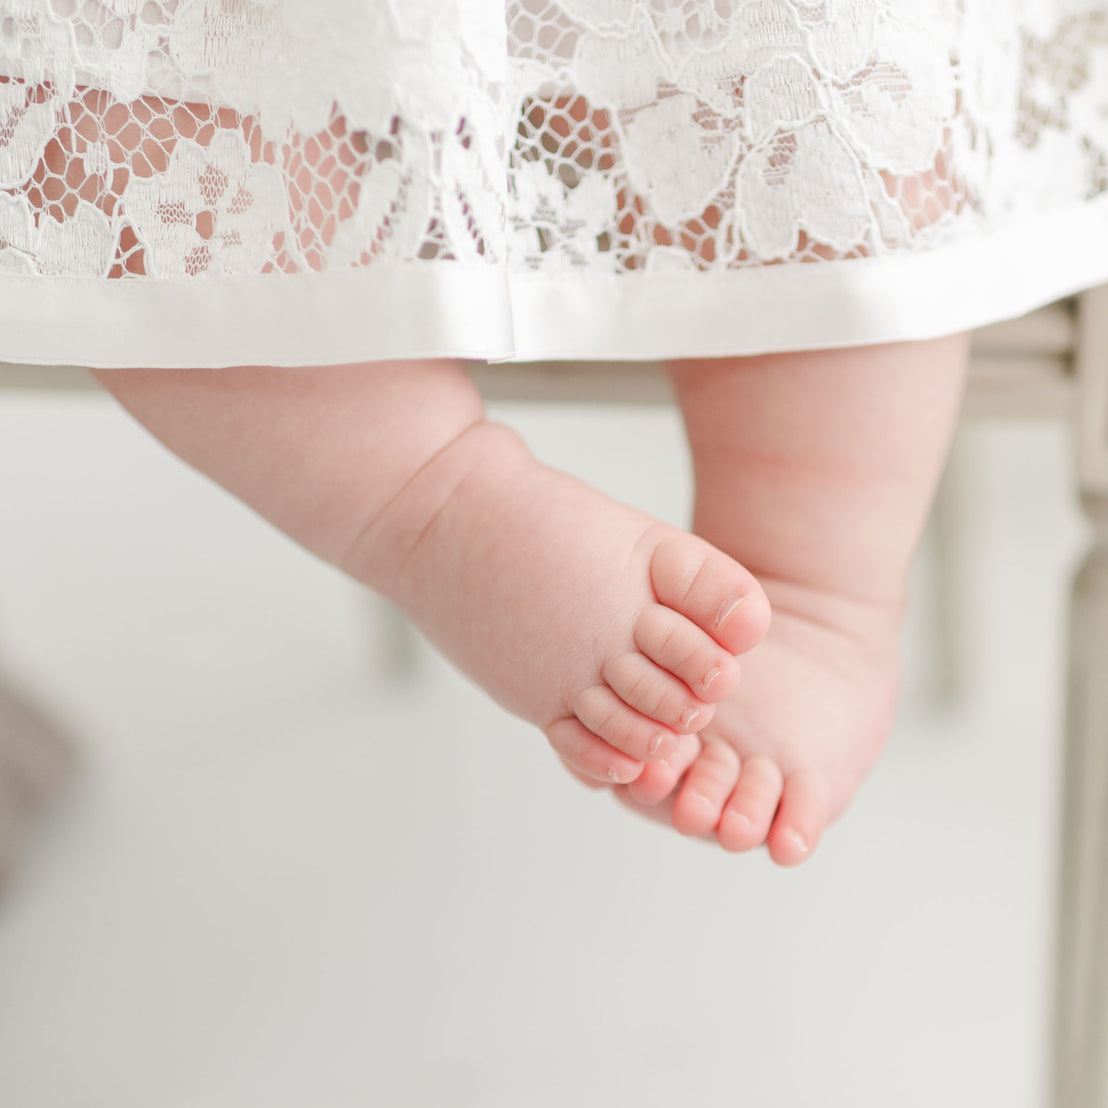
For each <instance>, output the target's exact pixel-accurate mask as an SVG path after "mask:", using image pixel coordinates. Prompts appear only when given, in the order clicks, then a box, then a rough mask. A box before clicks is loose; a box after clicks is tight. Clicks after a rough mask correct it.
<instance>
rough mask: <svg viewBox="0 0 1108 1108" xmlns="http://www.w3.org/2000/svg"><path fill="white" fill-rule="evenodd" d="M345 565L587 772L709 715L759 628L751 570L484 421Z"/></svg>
mask: <svg viewBox="0 0 1108 1108" xmlns="http://www.w3.org/2000/svg"><path fill="white" fill-rule="evenodd" d="M344 568H347V569H349V570H350V571H351V572H352V573H353V574H354V575H355V576H358V577H360V578H361V579H362V580H365V581H367V582H368V583H370V584H372V585H374V587H376V588H378V589H380V591H382V592H384V593H385V595H387V596H389V597H390V598H391V599H393V600H394V601H395V602H396V603H397V604H399V605H400V606H401V607H402V608H403V609H405V610H406V611H407V612H409V613H410V614H411V615H412V617H413V618H414V619H415V621H416V623H417V624H418V625H419V626H420V627H421V628H422V629H423V630H424V632H425V633H426V634H427V635H428V637H429V638H430V639H431V640H432V641H433V642H434V643H435V644H436V645H437V646H438V647H439V648H440V649H441V650H442V651H443V652H444V653H445V654H446V655H447V656H448V657H449V658H450V659H451V660H452V661H454V662H455V664H456V665H458V667H459V668H460V669H462V670H463V671H464V672H466V673H467V674H468V675H469V676H471V677H472V678H474V679H475V680H476V681H477V682H478V683H479V684H480V685H482V686H483V687H484V688H485V689H486V690H487V691H488V692H489V693H491V694H492V696H494V697H495V698H496V699H497V700H498V701H499V702H500V703H501V704H502V705H504V706H505V707H506V708H508V709H509V710H510V711H512V712H514V713H516V714H517V715H519V716H522V717H523V718H524V719H527V720H530V721H531V722H533V723H535V724H537V725H538V726H539V727H541V728H542V729H543V731H545V733H546V735H547V737H548V739H549V740H550V743H551V745H552V746H553V747H554V749H555V750H556V751H557V753H558V754H559V755H560V756H561V758H562V759H563V760H564V761H565V762H566V764H567V765H569V766H570V767H572V768H573V769H575V770H576V771H577V772H578V773H580V774H582V775H584V776H585V777H586V778H589V779H592V780H598V781H604V782H608V783H610V782H618V783H627V782H630V781H633V780H634V779H635V778H636V777H637V776H638V775H639V773H640V772H641V771H642V766H643V762H645V761H651V760H659V759H663V758H665V757H667V756H668V755H671V754H673V753H674V752H675V751H676V750H677V749H678V748H679V746H680V744H681V741H682V737H683V736H687V735H690V734H692V733H695V732H696V731H698V730H700V729H701V728H702V727H704V726H705V724H707V723H708V722H709V721H710V720H711V717H712V715H713V713H714V711H715V704H716V702H718V701H719V700H722V699H723V698H724V697H726V696H728V695H729V694H730V693H732V692H734V690H735V688H736V686H737V683H738V679H739V664H738V662H737V660H736V658H735V655H736V654H739V653H742V652H744V651H746V650H749V649H750V647H751V646H753V645H754V644H755V643H757V642H758V641H759V640H760V639H761V637H762V635H763V634H764V632H765V629H766V626H767V625H768V622H769V610H768V605H767V603H766V599H765V595H764V594H763V592H762V590H761V588H760V587H759V586H758V584H757V582H756V581H755V580H754V578H753V577H752V576H751V575H750V574H749V573H747V571H746V570H745V569H743V568H742V567H741V566H740V565H739V564H738V563H737V562H735V561H733V560H732V559H731V558H729V557H727V556H726V555H724V554H722V553H721V552H720V551H718V550H716V549H715V548H714V547H712V546H711V545H710V544H709V543H707V542H705V541H704V540H702V539H699V538H696V537H695V536H693V535H690V534H687V533H685V532H682V531H678V530H677V529H675V528H673V527H669V526H667V525H666V524H662V523H659V522H658V521H656V520H654V519H651V518H650V517H649V516H646V515H644V514H642V513H640V512H638V511H635V510H633V509H631V508H628V507H625V506H623V505H621V504H618V503H616V502H614V501H612V500H609V499H608V498H607V497H605V496H603V495H602V494H601V493H599V492H597V491H595V490H594V489H591V488H589V487H588V486H587V485H584V484H582V483H580V482H579V481H577V480H575V479H574V478H572V477H569V476H568V475H566V474H564V473H560V472H557V471H555V470H552V469H549V468H548V467H546V466H544V465H541V464H540V463H539V462H537V461H536V460H535V459H534V458H533V457H532V456H531V455H530V453H529V452H528V451H527V449H526V447H525V446H524V445H523V443H522V442H521V441H520V440H519V439H518V437H517V436H515V435H514V434H513V433H512V432H510V431H509V430H507V429H506V428H503V427H498V426H496V425H493V424H489V423H480V424H478V425H476V426H475V427H474V428H472V429H470V430H469V431H468V432H466V433H465V434H464V435H463V436H461V437H460V438H459V439H457V440H455V442H454V443H453V444H452V445H451V446H449V447H447V448H446V449H445V450H443V451H442V452H440V453H439V454H438V455H437V456H436V457H435V458H433V459H432V460H431V461H430V462H428V463H427V464H426V465H425V466H424V467H423V469H422V470H420V472H419V473H418V474H417V475H416V476H415V477H414V478H413V479H412V480H411V481H409V482H408V483H407V485H406V486H405V487H404V489H403V491H402V492H401V493H400V494H398V495H397V496H396V497H395V498H394V499H393V501H392V502H391V504H390V505H389V507H388V508H387V509H386V510H385V512H384V513H383V514H382V516H381V517H379V519H378V520H377V521H376V522H375V523H374V525H373V527H372V528H371V529H370V531H369V532H368V533H367V535H366V536H365V537H364V539H363V541H362V542H361V543H360V544H359V548H358V551H357V553H356V555H355V556H354V557H353V558H352V559H350V560H349V561H348V564H346V565H345V566H344Z"/></svg>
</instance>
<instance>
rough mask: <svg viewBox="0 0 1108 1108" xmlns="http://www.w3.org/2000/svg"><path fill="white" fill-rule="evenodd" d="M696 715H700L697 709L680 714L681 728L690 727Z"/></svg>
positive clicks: (688, 709) (689, 709) (686, 710)
mask: <svg viewBox="0 0 1108 1108" xmlns="http://www.w3.org/2000/svg"><path fill="white" fill-rule="evenodd" d="M698 715H700V709H699V708H686V709H685V710H684V712H682V713H681V726H682V727H691V726H692V723H693V720H694V719H696V717H697V716H698ZM651 753H653V751H651Z"/></svg>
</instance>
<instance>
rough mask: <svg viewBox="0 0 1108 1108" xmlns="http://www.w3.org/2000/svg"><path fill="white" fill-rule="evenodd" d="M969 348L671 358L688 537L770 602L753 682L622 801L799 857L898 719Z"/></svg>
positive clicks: (695, 830)
mask: <svg viewBox="0 0 1108 1108" xmlns="http://www.w3.org/2000/svg"><path fill="white" fill-rule="evenodd" d="M967 350H968V341H967V340H966V338H965V337H964V336H955V337H952V338H945V339H940V340H935V341H931V342H921V343H911V344H900V345H895V346H874V347H865V348H858V349H844V350H833V351H822V352H814V353H797V354H775V355H770V356H766V357H754V358H742V359H730V360H723V361H714V362H707V361H696V362H685V363H678V364H675V365H673V366H672V375H673V379H674V382H675V385H676V388H677V393H678V396H679V398H680V401H681V404H682V407H683V409H684V414H685V419H686V423H687V426H688V431H689V439H690V443H691V448H692V454H693V461H694V468H695V472H696V480H697V494H696V508H695V522H694V530H695V531H696V533H697V534H698V535H701V536H703V537H704V538H705V539H707V540H708V541H710V542H712V543H714V544H715V545H716V546H717V547H718V548H719V549H721V550H723V551H725V552H726V553H728V554H730V555H731V556H732V557H733V558H736V559H738V560H740V561H741V562H742V564H743V565H744V566H746V567H747V568H749V569H750V570H751V571H752V572H753V573H754V574H755V575H756V576H757V577H758V580H759V581H760V582H761V584H762V585H763V587H764V588H765V590H766V594H767V595H768V597H769V599H770V603H771V604H772V606H773V625H772V627H771V628H770V630H769V632H768V634H767V635H766V638H765V641H764V642H762V643H761V645H759V646H758V647H757V648H756V649H754V650H753V651H752V652H751V653H750V654H749V656H748V657H746V658H744V660H743V669H744V679H743V684H742V687H741V688H739V689H737V690H736V692H735V693H734V694H733V695H731V696H730V697H729V698H728V699H727V700H726V701H725V702H724V703H721V704H720V705H718V706H717V711H716V714H715V717H714V719H713V720H712V722H711V723H710V724H709V725H708V726H707V727H706V728H704V730H703V731H701V732H700V735H699V739H700V741H701V744H702V745H701V746H700V748H699V753H696V752H695V743H694V746H693V750H694V753H692V754H690V752H689V751H690V747H689V745H688V744H686V746H685V747H684V748H683V750H682V751H681V753H680V755H679V757H678V758H677V759H674V758H670V759H668V760H664V761H662V762H661V763H658V764H656V765H651V766H648V767H646V770H645V771H644V773H643V774H642V775H641V776H640V777H639V778H638V779H637V780H636V782H635V783H634V784H633V785H632V786H631V787H630V788H628V789H626V790H621V794H622V799H624V800H626V801H627V802H628V803H631V804H633V805H636V806H639V807H641V808H643V809H644V810H646V811H647V812H650V813H652V814H654V815H655V816H658V817H660V818H663V819H665V820H667V821H669V822H672V823H673V825H674V826H675V827H676V828H677V829H678V830H680V831H682V832H685V833H687V834H692V835H712V836H714V837H715V838H716V839H717V840H718V841H719V843H720V844H721V845H722V846H723V847H724V848H726V849H728V850H748V849H750V848H752V847H756V846H759V845H761V844H763V843H766V844H768V847H769V851H770V854H771V855H772V857H773V858H774V859H775V860H776V861H778V862H781V863H785V864H790V863H795V862H799V861H802V860H803V859H804V858H806V857H807V856H808V855H809V854H810V853H811V851H812V850H813V849H814V848H815V846H816V843H817V842H818V840H819V838H820V835H821V834H822V832H823V829H824V827H825V825H826V824H827V822H828V821H829V820H831V819H833V818H834V817H836V816H838V815H839V814H840V813H841V812H842V811H843V809H844V808H845V807H846V805H847V804H848V803H849V801H850V799H851V797H852V796H853V794H854V792H855V790H856V788H857V787H858V785H859V783H860V782H861V781H862V779H863V778H864V776H865V774H866V773H867V772H868V770H869V769H870V767H871V766H872V764H873V763H874V761H875V760H876V758H877V756H878V754H879V752H880V750H881V748H882V746H883V744H884V741H885V739H886V738H887V736H888V733H889V730H890V728H891V725H892V721H893V715H894V711H895V706H896V700H897V691H898V678H899V671H898V637H899V631H900V626H901V619H902V614H903V610H904V603H905V596H906V587H907V577H908V572H909V569H910V565H911V562H912V559H913V555H914V553H915V550H916V547H917V544H918V542H919V538H920V535H921V532H922V529H923V525H924V522H925V519H926V516H927V512H928V509H929V507H930V503H931V499H932V497H933V495H934V491H935V486H936V484H937V482H938V478H939V475H940V471H941V469H942V465H943V461H944V458H945V455H946V451H947V447H948V444H949V440H950V436H951V433H952V430H953V427H954V423H955V418H956V415H957V411H958V406H959V400H960V397H961V392H962V385H963V380H964V372H965V365H966V360H967Z"/></svg>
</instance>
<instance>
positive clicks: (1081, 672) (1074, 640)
mask: <svg viewBox="0 0 1108 1108" xmlns="http://www.w3.org/2000/svg"><path fill="white" fill-rule="evenodd" d="M1075 357H1076V371H1077V389H1078V394H1077V405H1076V408H1075V413H1074V415H1075V420H1074V422H1075V432H1076V435H1075V439H1076V442H1075V445H1076V461H1077V481H1078V487H1079V489H1080V492H1081V500H1082V504H1083V506H1084V508H1085V511H1086V514H1087V515H1088V518H1089V521H1090V523H1091V524H1092V529H1093V539H1092V548H1091V549H1090V551H1089V553H1088V556H1087V557H1086V559H1085V562H1084V564H1083V565H1082V566H1081V569H1080V570H1079V571H1078V573H1077V576H1076V579H1075V580H1074V586H1073V598H1072V602H1071V608H1070V634H1069V661H1068V690H1067V704H1066V733H1065V756H1064V766H1063V782H1064V783H1063V796H1062V813H1061V818H1062V827H1061V843H1060V847H1061V858H1060V879H1059V894H1058V926H1057V950H1056V966H1055V1013H1054V1051H1053V1098H1054V1100H1053V1108H1108V289H1105V288H1100V289H1096V290H1093V291H1092V292H1089V293H1086V294H1084V295H1083V296H1082V297H1081V298H1080V301H1079V314H1078V333H1077V347H1076V351H1075Z"/></svg>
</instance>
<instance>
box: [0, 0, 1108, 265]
mask: <svg viewBox="0 0 1108 1108" xmlns="http://www.w3.org/2000/svg"><path fill="white" fill-rule="evenodd" d="M1106 189H1108V0H0V274H4V275H15V276H19V277H22V278H28V277H36V276H37V277H41V278H50V277H86V278H89V277H91V278H120V279H128V280H135V279H141V278H145V279H150V278H203V277H206V276H219V277H236V276H243V277H246V276H255V275H260V274H274V275H277V274H288V273H304V272H320V271H324V270H333V269H349V268H357V267H364V266H372V265H374V264H377V263H378V262H380V261H382V260H387V261H393V262H412V263H415V262H418V263H422V264H426V265H444V264H450V265H455V266H456V265H468V266H489V265H498V266H502V267H507V268H508V269H509V270H514V271H519V272H551V273H557V272H561V271H568V270H579V269H581V268H582V267H587V268H589V269H592V270H598V271H601V272H606V273H612V274H626V273H630V272H633V271H643V272H646V273H649V272H654V271H661V270H664V271H672V270H675V269H676V270H691V271H695V270H727V269H737V268H742V267H751V266H759V265H766V264H779V263H783V262H797V261H802V262H821V261H831V260H836V259H845V258H854V257H863V256H875V255H884V254H892V253H905V252H909V251H913V250H920V249H927V248H930V247H934V246H936V245H940V244H943V243H947V242H951V241H955V240H957V239H959V238H964V237H967V236H973V235H980V234H981V233H983V232H986V231H988V230H990V229H991V228H994V227H1001V226H1004V225H1006V224H1009V225H1010V224H1011V223H1012V222H1013V221H1016V220H1020V219H1024V218H1028V217H1030V216H1034V215H1036V214H1038V213H1042V212H1046V211H1050V210H1057V209H1059V208H1061V207H1065V206H1072V205H1075V204H1080V203H1082V202H1084V201H1087V200H1089V199H1091V198H1093V197H1095V196H1097V195H1098V194H1100V193H1103V192H1104V191H1105V190H1106Z"/></svg>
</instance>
